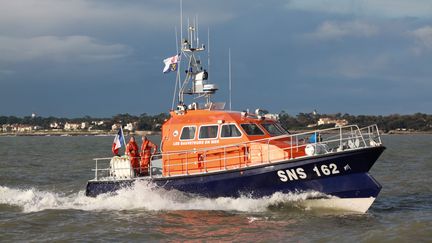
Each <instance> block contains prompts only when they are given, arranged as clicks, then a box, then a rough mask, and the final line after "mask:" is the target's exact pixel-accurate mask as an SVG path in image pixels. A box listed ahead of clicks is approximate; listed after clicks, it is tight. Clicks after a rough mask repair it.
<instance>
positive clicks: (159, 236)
mask: <svg viewBox="0 0 432 243" xmlns="http://www.w3.org/2000/svg"><path fill="white" fill-rule="evenodd" d="M152 139H153V140H158V138H156V137H154V138H152ZM112 141H113V137H109V136H107V137H104V136H101V137H92V136H88V137H87V136H80V137H0V242H9V241H10V242H16V241H25V242H41V241H43V242H46V241H56V242H63V241H72V242H74V241H75V242H83V241H84V242H97V241H115V242H118V241H127V242H148V241H246V242H250V241H254V242H275V241H276V242H281V241H282V242H292V241H294V242H310V241H313V242H315V241H318V242H358V241H360V242H431V241H432V178H431V177H432V135H391V136H383V142H384V145H385V146H386V147H387V150H386V151H385V152H384V153H383V155H382V156H381V157H380V159H379V160H378V161H377V163H376V164H375V165H374V167H373V168H372V170H371V174H372V175H373V176H374V177H375V178H376V179H377V180H378V181H379V182H380V183H381V184H382V185H383V189H382V191H381V193H380V195H379V196H378V198H377V200H376V201H375V203H374V204H373V205H372V207H371V208H370V209H369V211H368V212H367V213H366V214H353V213H349V212H343V211H338V210H324V209H313V208H312V209H311V208H304V207H300V206H298V205H299V204H298V202H299V201H301V200H303V199H305V198H307V197H308V195H307V193H303V194H274V195H273V196H271V197H267V198H261V199H251V198H247V197H244V198H237V199H233V198H216V199H207V198H203V197H197V196H191V195H186V194H183V193H181V192H178V191H166V190H162V189H155V188H154V187H152V186H151V185H148V184H140V183H138V184H136V185H135V186H134V187H133V188H130V189H124V190H121V191H120V192H119V193H118V194H117V195H115V196H109V195H102V196H99V197H97V198H88V197H86V196H85V195H84V189H85V185H86V182H87V180H88V179H92V178H93V177H94V174H93V172H92V171H91V169H92V168H94V162H93V161H92V158H95V157H109V156H111V144H112Z"/></svg>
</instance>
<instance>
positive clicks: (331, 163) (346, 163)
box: [86, 26, 385, 212]
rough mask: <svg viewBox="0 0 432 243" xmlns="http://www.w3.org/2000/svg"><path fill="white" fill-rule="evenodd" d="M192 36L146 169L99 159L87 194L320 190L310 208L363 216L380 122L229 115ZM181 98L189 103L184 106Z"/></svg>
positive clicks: (372, 188)
mask: <svg viewBox="0 0 432 243" xmlns="http://www.w3.org/2000/svg"><path fill="white" fill-rule="evenodd" d="M194 31H195V28H194V27H193V26H192V27H189V28H188V39H185V40H183V41H182V43H180V46H181V54H180V55H181V56H178V57H181V59H185V60H186V66H185V68H184V70H186V71H185V73H184V76H185V77H184V79H183V80H180V78H181V75H180V74H181V73H180V70H181V69H182V68H181V67H180V63H181V62H179V63H171V64H173V65H172V66H171V67H170V68H173V69H175V68H177V72H178V73H177V82H178V83H179V84H180V85H179V87H180V88H179V93H178V98H177V99H178V106H177V107H176V108H175V109H172V110H171V111H170V118H169V119H167V120H166V122H165V123H164V124H163V126H162V134H161V146H160V148H161V151H160V152H159V153H157V154H155V155H153V156H152V158H151V163H150V166H149V169H148V171H144V172H145V173H135V172H134V168H132V167H131V163H130V159H131V158H129V157H127V156H122V157H118V156H114V157H112V158H96V159H94V160H95V162H96V168H95V169H94V172H95V178H94V179H91V180H89V181H88V183H87V188H86V195H87V196H92V197H95V196H97V195H99V194H103V193H113V192H115V191H117V190H119V189H121V188H124V187H130V186H133V184H134V183H135V182H137V181H144V182H150V183H152V184H153V185H155V186H156V187H161V188H164V189H167V190H179V191H183V192H187V193H192V194H196V195H200V196H205V197H211V198H216V197H241V196H248V197H253V198H260V197H266V196H271V195H273V194H274V193H302V192H318V194H317V195H319V196H318V197H315V198H310V199H308V200H307V202H306V204H307V205H311V206H314V205H317V206H319V207H320V206H323V207H337V208H342V209H346V210H350V211H356V212H366V211H367V210H368V209H369V207H370V206H371V205H372V203H373V202H374V200H375V198H376V197H377V196H378V194H379V192H380V190H381V185H380V184H379V183H378V182H377V181H376V180H375V179H374V178H373V177H372V176H371V175H370V174H369V170H370V169H371V167H372V166H373V164H374V163H375V162H376V160H377V159H378V157H379V156H380V155H381V153H382V152H383V151H384V149H385V147H384V146H383V145H382V142H381V137H380V133H379V130H378V127H377V125H371V126H368V127H364V128H359V127H358V126H356V125H347V126H340V127H335V128H330V129H322V130H315V131H310V132H303V133H294V134H291V133H289V132H288V131H286V130H285V129H284V128H283V127H282V126H281V124H280V123H279V121H278V115H275V114H270V113H268V112H267V111H265V110H261V109H257V110H255V111H254V112H249V111H247V110H246V111H232V110H226V109H225V104H224V103H217V102H213V101H212V95H213V94H214V93H215V92H216V91H217V90H218V88H217V86H216V85H215V84H212V83H210V82H209V80H208V73H207V71H206V70H205V69H203V66H202V63H201V61H200V60H199V58H198V53H200V52H203V51H204V50H205V46H204V45H199V43H198V40H197V39H193V37H195V36H197V35H196V33H194ZM191 39H193V41H190V40H191ZM186 95H190V96H192V98H193V99H192V101H193V102H190V104H188V105H187V102H186V100H185V96H186ZM199 99H202V100H204V103H198V102H196V101H197V100H199ZM143 174H145V175H143Z"/></svg>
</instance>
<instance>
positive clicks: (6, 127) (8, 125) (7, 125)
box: [2, 124, 12, 132]
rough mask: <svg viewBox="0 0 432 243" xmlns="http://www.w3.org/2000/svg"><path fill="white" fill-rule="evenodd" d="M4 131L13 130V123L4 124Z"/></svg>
mask: <svg viewBox="0 0 432 243" xmlns="http://www.w3.org/2000/svg"><path fill="white" fill-rule="evenodd" d="M2 131H3V132H12V125H10V124H4V125H2Z"/></svg>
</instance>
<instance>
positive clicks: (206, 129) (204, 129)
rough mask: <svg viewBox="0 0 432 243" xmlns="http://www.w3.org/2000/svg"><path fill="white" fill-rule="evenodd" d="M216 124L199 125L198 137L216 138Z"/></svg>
mask: <svg viewBox="0 0 432 243" xmlns="http://www.w3.org/2000/svg"><path fill="white" fill-rule="evenodd" d="M217 134H218V125H210V126H201V127H200V130H199V137H198V138H199V139H206V138H217Z"/></svg>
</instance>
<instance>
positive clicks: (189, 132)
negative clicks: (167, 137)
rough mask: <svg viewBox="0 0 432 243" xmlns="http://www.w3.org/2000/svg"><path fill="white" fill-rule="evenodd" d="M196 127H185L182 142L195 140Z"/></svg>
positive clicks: (181, 136) (181, 137)
mask: <svg viewBox="0 0 432 243" xmlns="http://www.w3.org/2000/svg"><path fill="white" fill-rule="evenodd" d="M195 130H196V127H183V129H182V132H181V135H180V140H191V139H194V138H195Z"/></svg>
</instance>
